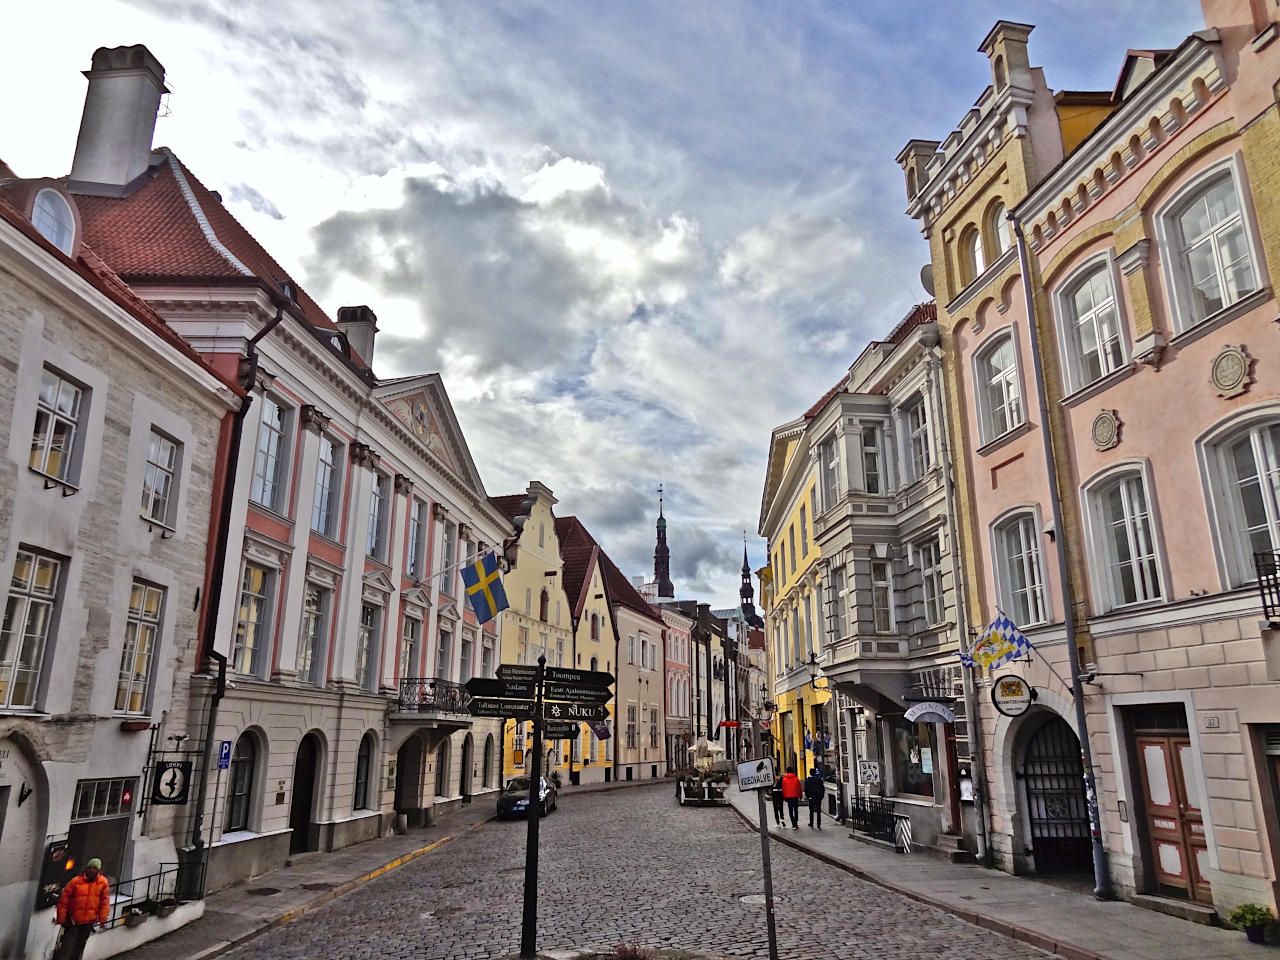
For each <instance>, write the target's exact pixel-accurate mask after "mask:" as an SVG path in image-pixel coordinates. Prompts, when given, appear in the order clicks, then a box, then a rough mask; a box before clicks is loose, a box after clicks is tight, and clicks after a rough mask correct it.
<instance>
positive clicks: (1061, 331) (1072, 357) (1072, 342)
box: [1051, 247, 1133, 397]
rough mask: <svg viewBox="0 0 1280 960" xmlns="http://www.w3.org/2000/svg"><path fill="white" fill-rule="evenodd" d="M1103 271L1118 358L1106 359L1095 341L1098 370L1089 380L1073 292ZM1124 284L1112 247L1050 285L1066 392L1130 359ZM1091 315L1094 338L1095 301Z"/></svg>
mask: <svg viewBox="0 0 1280 960" xmlns="http://www.w3.org/2000/svg"><path fill="white" fill-rule="evenodd" d="M1097 273H1102V274H1103V275H1104V276H1105V277H1106V278H1107V283H1108V284H1109V285H1110V289H1111V304H1112V307H1113V309H1114V310H1115V316H1116V343H1117V344H1118V346H1119V349H1120V359H1119V360H1118V361H1117V362H1116V363H1115V365H1114V366H1108V365H1107V363H1106V362H1104V361H1106V358H1107V356H1108V355H1107V352H1106V351H1105V350H1104V349H1103V347H1102V343H1101V342H1100V340H1099V343H1098V358H1099V369H1100V371H1101V372H1100V373H1099V374H1098V376H1097V377H1094V378H1093V379H1092V380H1086V379H1085V373H1084V349H1083V346H1082V344H1081V342H1080V336H1079V331H1080V318H1079V317H1078V316H1077V315H1076V309H1075V294H1076V292H1077V291H1078V290H1080V289H1081V288H1082V287H1083V286H1084V284H1085V283H1087V282H1088V281H1089V280H1090V279H1091V278H1092V277H1093V276H1094V275H1095V274H1097ZM1123 291H1124V285H1123V284H1122V283H1121V276H1120V270H1119V266H1118V265H1117V263H1116V251H1115V247H1108V248H1107V249H1106V250H1103V251H1101V252H1100V253H1096V254H1094V255H1093V256H1091V257H1087V258H1085V259H1084V260H1082V261H1081V262H1080V263H1079V264H1077V265H1076V267H1075V268H1074V269H1073V270H1072V271H1071V272H1070V273H1069V274H1067V275H1066V276H1065V277H1063V279H1062V281H1061V282H1060V283H1058V284H1056V285H1055V286H1054V288H1053V293H1052V297H1051V299H1052V302H1053V318H1054V326H1055V327H1056V328H1057V336H1058V349H1059V351H1060V353H1061V367H1062V377H1063V381H1064V382H1065V383H1066V394H1067V396H1068V397H1070V396H1071V395H1072V394H1074V393H1078V392H1080V391H1082V390H1086V389H1088V388H1089V387H1092V386H1093V385H1094V384H1097V383H1101V382H1102V381H1104V380H1106V379H1107V378H1108V377H1110V376H1112V375H1113V374H1116V373H1119V372H1120V371H1122V370H1124V369H1126V368H1127V367H1129V366H1130V364H1132V363H1133V345H1132V344H1131V343H1130V341H1129V322H1130V318H1129V314H1128V310H1127V309H1126V303H1125V299H1124V296H1123ZM1090 312H1091V314H1092V315H1093V318H1094V319H1093V321H1092V323H1093V331H1094V338H1095V339H1099V336H1098V326H1097V314H1098V307H1097V305H1096V304H1095V305H1094V307H1093V309H1092V310H1091V311H1090Z"/></svg>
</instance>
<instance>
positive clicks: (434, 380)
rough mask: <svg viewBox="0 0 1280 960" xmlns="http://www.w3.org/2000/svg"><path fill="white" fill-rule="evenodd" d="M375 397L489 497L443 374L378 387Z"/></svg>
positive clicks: (458, 474) (479, 492)
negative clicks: (441, 375)
mask: <svg viewBox="0 0 1280 960" xmlns="http://www.w3.org/2000/svg"><path fill="white" fill-rule="evenodd" d="M375 396H376V397H378V399H379V400H381V401H382V403H383V404H385V405H386V407H387V410H388V412H389V413H390V414H391V415H392V416H393V417H395V418H396V419H397V420H399V421H400V422H401V423H402V424H404V426H405V428H406V429H407V430H409V431H410V432H411V433H412V434H413V435H414V436H415V437H417V438H418V441H419V442H420V443H421V444H422V445H423V446H424V447H426V448H427V450H429V451H430V452H431V454H432V455H433V456H434V457H435V458H436V459H437V460H439V461H440V463H441V464H443V465H444V466H445V467H446V468H447V469H448V470H449V471H450V472H452V473H453V474H454V475H455V476H456V477H458V478H459V479H460V480H462V481H463V482H464V483H465V484H467V485H468V486H469V487H471V488H472V489H473V490H474V491H475V492H476V493H477V495H479V496H480V497H485V496H486V494H485V492H484V485H483V484H482V483H481V480H480V473H479V471H478V470H477V469H476V465H475V461H474V460H472V458H471V451H470V449H469V448H468V447H467V442H466V439H465V438H464V437H463V435H462V428H461V427H460V426H459V425H458V420H457V417H456V416H455V415H454V412H453V404H452V403H450V402H449V395H448V394H447V393H446V392H445V389H444V381H443V380H441V378H440V375H439V374H436V373H428V374H423V375H422V376H417V377H404V378H402V379H400V380H393V381H389V382H387V383H385V384H383V385H382V386H380V387H378V388H377V389H376V390H375Z"/></svg>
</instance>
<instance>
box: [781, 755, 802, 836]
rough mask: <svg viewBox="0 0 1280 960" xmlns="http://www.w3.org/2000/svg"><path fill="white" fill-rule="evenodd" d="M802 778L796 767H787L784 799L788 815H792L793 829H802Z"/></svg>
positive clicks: (784, 778)
mask: <svg viewBox="0 0 1280 960" xmlns="http://www.w3.org/2000/svg"><path fill="white" fill-rule="evenodd" d="M800 793H801V786H800V778H799V777H797V776H796V768H795V767H794V766H790V767H787V772H786V773H784V774H783V775H782V799H783V800H785V801H787V813H789V814H791V829H792V830H799V829H800Z"/></svg>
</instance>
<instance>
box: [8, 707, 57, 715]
mask: <svg viewBox="0 0 1280 960" xmlns="http://www.w3.org/2000/svg"><path fill="white" fill-rule="evenodd" d="M14 716H16V717H47V716H49V712H48V711H47V710H39V709H37V708H36V707H0V717H14Z"/></svg>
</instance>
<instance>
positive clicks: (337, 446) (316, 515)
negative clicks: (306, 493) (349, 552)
mask: <svg viewBox="0 0 1280 960" xmlns="http://www.w3.org/2000/svg"><path fill="white" fill-rule="evenodd" d="M326 447H328V449H329V450H330V452H331V456H332V460H325V458H324V451H325V448H326ZM343 449H344V445H343V444H342V443H340V442H339V441H338V440H336V439H334V438H333V437H331V436H329V434H327V433H322V434H320V448H319V450H318V451H317V453H316V476H315V493H314V500H313V501H312V504H311V529H312V530H313V531H314V532H315V533H318V534H320V535H321V536H322V537H328V538H329V539H330V540H336V539H337V538H338V537H337V531H336V530H335V529H334V527H335V525H336V523H337V520H338V515H339V513H340V512H341V511H340V510H339V506H340V504H341V503H342V500H341V497H342V473H343V471H342V463H343V459H342V451H343ZM326 467H327V468H328V477H327V478H326V479H324V480H323V482H322V477H324V473H325V468H326ZM321 519H322V520H323V524H324V525H323V526H317V525H316V523H317V521H320V520H321Z"/></svg>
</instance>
